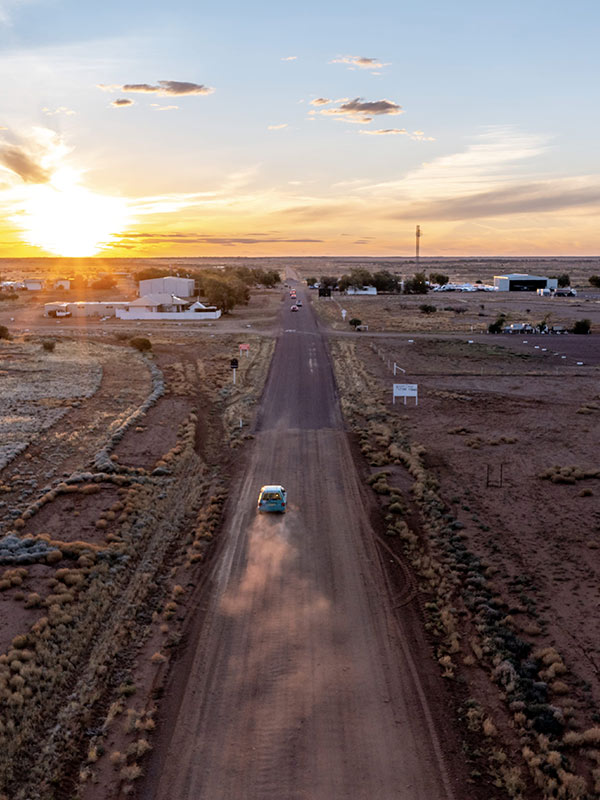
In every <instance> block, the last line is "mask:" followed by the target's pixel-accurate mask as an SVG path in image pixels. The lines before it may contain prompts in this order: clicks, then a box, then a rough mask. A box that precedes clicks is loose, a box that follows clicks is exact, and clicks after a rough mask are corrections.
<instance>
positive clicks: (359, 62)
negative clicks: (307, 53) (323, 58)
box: [329, 56, 390, 71]
mask: <svg viewBox="0 0 600 800" xmlns="http://www.w3.org/2000/svg"><path fill="white" fill-rule="evenodd" d="M329 63H330V64H346V65H347V67H348V69H367V70H370V71H373V70H379V69H381V68H382V67H388V66H389V65H390V62H389V61H388V62H386V63H384V62H383V61H380V60H379V59H378V58H367V57H366V56H338V57H337V58H333V59H332V60H331V61H330V62H329Z"/></svg>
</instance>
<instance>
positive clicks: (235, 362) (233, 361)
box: [229, 358, 239, 386]
mask: <svg viewBox="0 0 600 800" xmlns="http://www.w3.org/2000/svg"><path fill="white" fill-rule="evenodd" d="M229 366H230V367H231V369H232V370H233V385H234V386H235V371H236V369H237V368H238V366H239V362H238V360H237V358H232V359H231V361H230V362H229Z"/></svg>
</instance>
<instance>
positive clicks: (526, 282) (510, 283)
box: [494, 272, 558, 292]
mask: <svg viewBox="0 0 600 800" xmlns="http://www.w3.org/2000/svg"><path fill="white" fill-rule="evenodd" d="M557 285H558V281H557V279H556V278H546V277H543V276H541V275H526V274H525V273H521V272H513V273H510V274H509V275H494V286H495V287H496V288H497V290H498V291H499V292H535V291H536V290H537V289H556V287H557Z"/></svg>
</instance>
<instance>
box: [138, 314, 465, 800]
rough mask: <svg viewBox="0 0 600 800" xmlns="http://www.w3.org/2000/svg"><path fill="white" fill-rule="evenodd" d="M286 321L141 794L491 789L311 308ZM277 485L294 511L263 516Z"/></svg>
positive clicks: (340, 794)
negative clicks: (392, 584) (429, 639)
mask: <svg viewBox="0 0 600 800" xmlns="http://www.w3.org/2000/svg"><path fill="white" fill-rule="evenodd" d="M281 325H282V328H283V329H284V333H282V334H281V335H280V339H279V342H278V348H277V350H276V352H275V355H274V359H273V363H272V366H271V371H270V376H269V381H268V384H267V388H266V390H265V394H264V397H263V401H262V404H261V409H260V414H259V421H258V431H257V433H256V439H255V442H254V444H253V447H252V450H251V453H250V458H249V461H248V462H247V463H245V464H244V465H243V466H244V468H243V470H242V469H241V466H240V472H239V473H238V476H237V479H235V480H234V482H233V484H232V487H231V497H232V500H231V502H230V506H229V513H228V516H227V520H226V524H225V529H224V531H223V532H222V534H221V536H220V540H219V541H220V549H219V553H218V555H217V557H215V558H214V560H213V562H212V563H211V572H210V575H209V576H208V578H209V579H208V580H207V582H206V583H205V584H204V587H203V589H200V590H199V592H198V594H197V596H196V597H195V598H193V599H194V600H195V602H196V603H197V605H198V607H199V609H200V610H201V611H200V616H199V618H198V621H197V624H196V625H194V626H193V628H192V630H191V631H190V632H189V634H188V636H189V645H188V647H187V649H186V650H185V651H184V652H183V653H182V656H181V659H180V660H179V661H178V662H176V663H175V665H174V667H173V669H172V671H171V673H170V676H169V681H168V684H167V687H166V692H165V701H164V702H163V703H162V705H161V711H160V713H161V722H160V726H159V735H158V740H157V741H156V746H155V750H154V751H153V754H152V758H151V760H150V761H149V763H148V764H147V777H146V778H145V780H144V782H143V785H142V786H141V787H140V789H139V792H138V797H143V798H155V799H156V800H158V799H159V798H160V800H162V799H163V798H164V799H165V800H167V798H169V800H170V799H171V798H174V797H177V798H178V800H185V798H190V799H191V798H194V800H200V798H210V800H218V798H223V799H225V798H238V797H239V798H241V797H244V798H247V799H248V800H251V798H261V800H266V798H274V800H275V798H277V800H280V799H281V798H284V797H285V798H289V799H290V800H291V798H298V799H299V798H311V800H321V798H322V800H334V799H337V798H339V799H340V800H341V798H356V799H357V800H358V798H392V797H402V798H405V799H406V800H408V798H420V800H433V798H435V799H436V800H442V798H448V799H450V798H454V797H456V798H459V797H460V798H461V800H463V799H466V798H467V797H469V796H474V795H473V794H470V792H469V789H468V788H467V787H466V786H465V785H464V784H463V783H462V780H463V776H462V775H461V774H460V773H461V768H462V767H461V765H460V760H459V757H458V756H457V753H458V752H459V750H460V745H459V743H458V741H457V740H456V739H455V738H454V736H453V734H452V732H451V730H450V729H449V728H448V727H446V728H444V726H443V724H441V723H440V718H441V717H443V716H444V714H443V709H444V708H445V706H446V693H445V687H444V686H443V683H442V679H441V678H440V676H439V673H438V672H437V668H436V667H435V665H434V663H433V661H431V660H430V653H429V651H428V648H427V645H426V644H425V642H424V641H423V637H422V634H421V633H419V626H420V620H419V617H418V612H417V611H416V609H415V608H411V606H410V605H408V606H405V607H403V611H402V614H401V615H396V614H394V612H393V611H392V609H391V598H390V596H389V594H388V589H387V585H386V581H385V578H384V576H383V571H382V565H381V561H380V555H379V552H378V550H377V547H376V545H375V542H374V540H373V535H372V529H371V526H370V522H369V510H368V503H365V494H364V491H363V489H362V485H361V482H360V478H359V476H358V474H357V471H356V468H355V466H354V462H353V456H352V452H351V450H350V447H349V444H348V439H347V435H346V434H345V432H344V431H343V428H342V423H341V418H340V414H339V409H338V406H337V402H336V396H335V389H334V382H333V375H332V370H331V364H330V361H329V355H328V352H327V349H326V347H325V345H324V341H323V339H322V337H321V336H320V335H319V334H318V331H317V328H316V325H315V321H314V317H313V314H312V310H311V309H310V308H309V307H306V306H305V308H304V309H303V311H302V313H301V314H294V315H292V318H290V317H289V311H288V309H287V308H284V309H283V310H282V314H281ZM273 481H275V482H283V483H284V484H285V485H286V486H287V488H288V491H289V502H290V506H289V510H288V513H287V514H286V515H285V516H283V517H276V516H269V515H263V516H260V517H257V515H256V512H255V502H256V495H257V492H258V489H259V487H260V486H261V485H262V484H264V483H268V482H273ZM438 723H439V727H438ZM440 730H443V731H444V739H443V740H442V739H441V738H440V736H439V733H438V731H440ZM457 776H460V777H457ZM455 781H456V782H457V785H458V784H460V786H459V788H456V787H455Z"/></svg>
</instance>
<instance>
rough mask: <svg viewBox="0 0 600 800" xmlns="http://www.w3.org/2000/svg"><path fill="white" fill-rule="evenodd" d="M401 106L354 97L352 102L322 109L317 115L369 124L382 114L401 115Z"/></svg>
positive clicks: (384, 101) (386, 101) (390, 102)
mask: <svg viewBox="0 0 600 800" xmlns="http://www.w3.org/2000/svg"><path fill="white" fill-rule="evenodd" d="M402 113H403V111H402V106H399V105H398V104H397V103H393V102H392V101H391V100H373V101H368V100H363V99H362V98H361V97H355V98H354V100H348V101H346V102H345V103H342V104H341V105H340V106H338V107H337V108H324V109H322V111H319V114H325V115H327V116H337V117H340V118H342V119H343V118H344V117H346V118H347V119H349V120H352V121H355V122H370V121H371V120H372V119H373V117H379V116H382V115H384V114H392V115H393V114H402Z"/></svg>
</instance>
